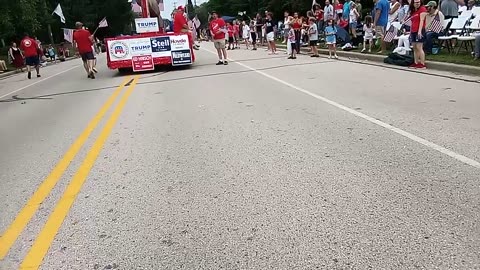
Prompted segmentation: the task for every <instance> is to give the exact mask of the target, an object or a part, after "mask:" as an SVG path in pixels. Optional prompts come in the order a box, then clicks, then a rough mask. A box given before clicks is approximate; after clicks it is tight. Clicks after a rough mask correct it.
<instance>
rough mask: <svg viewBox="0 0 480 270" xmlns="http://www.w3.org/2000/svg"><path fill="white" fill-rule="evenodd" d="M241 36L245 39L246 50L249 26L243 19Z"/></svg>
mask: <svg viewBox="0 0 480 270" xmlns="http://www.w3.org/2000/svg"><path fill="white" fill-rule="evenodd" d="M242 38H243V40H245V45H246V46H247V50H248V49H249V46H248V43H249V42H248V41H249V39H250V27H249V26H248V25H247V23H246V22H245V21H243V22H242Z"/></svg>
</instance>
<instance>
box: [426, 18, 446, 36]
mask: <svg viewBox="0 0 480 270" xmlns="http://www.w3.org/2000/svg"><path fill="white" fill-rule="evenodd" d="M428 30H429V31H432V32H434V33H437V34H438V33H440V32H442V30H443V25H442V23H441V22H440V16H438V14H437V16H435V18H433V20H432V22H431V23H430V25H429V26H428Z"/></svg>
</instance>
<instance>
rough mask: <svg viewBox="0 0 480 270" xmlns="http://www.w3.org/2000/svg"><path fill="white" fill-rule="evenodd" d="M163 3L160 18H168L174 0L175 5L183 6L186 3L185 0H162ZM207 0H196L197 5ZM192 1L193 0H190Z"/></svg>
mask: <svg viewBox="0 0 480 270" xmlns="http://www.w3.org/2000/svg"><path fill="white" fill-rule="evenodd" d="M163 1H164V2H163V3H164V5H165V11H162V18H170V14H172V11H173V6H174V2H175V3H176V6H185V4H186V3H187V1H186V0H163ZM207 1H208V0H197V5H200V4H202V3H205V2H207ZM192 3H194V0H192Z"/></svg>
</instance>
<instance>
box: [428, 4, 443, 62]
mask: <svg viewBox="0 0 480 270" xmlns="http://www.w3.org/2000/svg"><path fill="white" fill-rule="evenodd" d="M426 7H427V11H428V14H427V17H425V21H426V25H427V27H426V30H427V32H426V35H425V43H424V47H423V50H424V51H425V53H426V54H432V48H433V41H434V40H435V39H436V38H438V37H439V36H440V35H441V32H442V30H443V25H444V21H445V16H444V15H443V13H442V12H441V11H440V10H438V9H437V3H436V2H435V1H430V2H428V3H427V6H426Z"/></svg>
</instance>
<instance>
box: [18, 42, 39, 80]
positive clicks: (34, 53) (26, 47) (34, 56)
mask: <svg viewBox="0 0 480 270" xmlns="http://www.w3.org/2000/svg"><path fill="white" fill-rule="evenodd" d="M20 49H21V50H22V51H23V55H24V56H25V63H26V64H27V71H28V75H27V78H28V79H31V78H32V67H35V70H36V71H37V78H38V77H41V76H40V59H39V58H38V57H39V55H38V52H39V51H40V48H39V47H38V43H37V42H36V41H35V39H33V38H30V37H29V36H28V34H25V35H24V38H23V39H22V41H21V42H20Z"/></svg>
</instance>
